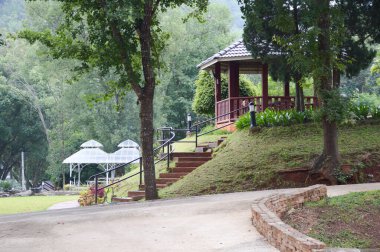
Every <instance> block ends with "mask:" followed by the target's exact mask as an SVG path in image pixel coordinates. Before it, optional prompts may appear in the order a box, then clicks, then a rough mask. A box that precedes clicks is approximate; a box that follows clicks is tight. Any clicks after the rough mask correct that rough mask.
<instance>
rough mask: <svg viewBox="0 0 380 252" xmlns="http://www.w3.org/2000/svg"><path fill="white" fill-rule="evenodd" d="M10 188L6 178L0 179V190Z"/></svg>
mask: <svg viewBox="0 0 380 252" xmlns="http://www.w3.org/2000/svg"><path fill="white" fill-rule="evenodd" d="M10 190H12V184H11V182H10V181H8V180H3V181H0V191H4V192H8V191H10Z"/></svg>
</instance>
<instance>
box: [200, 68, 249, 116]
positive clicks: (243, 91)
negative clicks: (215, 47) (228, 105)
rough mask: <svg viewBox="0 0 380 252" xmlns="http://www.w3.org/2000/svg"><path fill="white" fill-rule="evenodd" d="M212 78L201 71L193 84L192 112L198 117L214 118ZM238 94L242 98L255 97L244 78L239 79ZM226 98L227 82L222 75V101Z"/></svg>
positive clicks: (225, 77)
mask: <svg viewBox="0 0 380 252" xmlns="http://www.w3.org/2000/svg"><path fill="white" fill-rule="evenodd" d="M214 85H215V84H214V78H213V77H212V75H211V74H210V73H208V72H206V71H201V72H200V73H199V75H198V79H197V80H196V82H195V87H196V90H195V96H194V101H193V110H194V111H195V112H196V113H197V114H200V115H206V116H214V114H215V91H214V89H215V88H214ZM239 94H240V95H241V96H242V97H248V96H255V95H256V92H255V91H254V88H253V83H252V82H251V81H249V80H248V79H246V78H244V77H243V78H240V79H239ZM227 98H228V80H227V76H226V75H222V99H227Z"/></svg>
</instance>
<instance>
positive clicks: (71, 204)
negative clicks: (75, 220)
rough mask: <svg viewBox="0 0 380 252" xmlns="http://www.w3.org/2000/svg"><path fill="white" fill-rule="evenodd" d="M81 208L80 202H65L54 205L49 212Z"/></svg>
mask: <svg viewBox="0 0 380 252" xmlns="http://www.w3.org/2000/svg"><path fill="white" fill-rule="evenodd" d="M76 207H79V203H78V200H72V201H65V202H60V203H57V204H54V205H52V206H51V207H49V208H48V209H47V210H58V209H67V208H76Z"/></svg>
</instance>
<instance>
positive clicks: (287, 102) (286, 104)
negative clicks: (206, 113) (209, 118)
mask: <svg viewBox="0 0 380 252" xmlns="http://www.w3.org/2000/svg"><path fill="white" fill-rule="evenodd" d="M250 102H254V103H255V105H256V112H261V111H263V97H262V96H252V97H231V98H227V99H225V100H222V101H218V102H216V115H215V116H216V117H218V116H219V115H223V114H227V113H229V112H230V111H234V110H238V109H241V108H243V107H246V106H248V104H249V103H250ZM304 104H305V108H307V109H309V108H315V107H317V106H318V99H317V97H315V96H305V99H304ZM268 107H269V108H273V109H276V110H286V109H292V108H294V107H295V97H294V96H268ZM246 112H248V110H247V109H245V110H238V111H236V112H235V113H231V114H227V115H225V116H222V117H219V118H218V119H217V122H216V123H218V124H221V123H229V122H231V121H235V120H236V119H237V118H238V117H239V116H241V115H242V114H244V113H246Z"/></svg>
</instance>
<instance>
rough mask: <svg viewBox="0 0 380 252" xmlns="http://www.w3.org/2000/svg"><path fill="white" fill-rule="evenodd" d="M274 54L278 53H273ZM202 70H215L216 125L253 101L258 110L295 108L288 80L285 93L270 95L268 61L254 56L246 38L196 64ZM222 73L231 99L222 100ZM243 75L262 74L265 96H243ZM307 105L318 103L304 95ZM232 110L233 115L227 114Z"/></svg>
mask: <svg viewBox="0 0 380 252" xmlns="http://www.w3.org/2000/svg"><path fill="white" fill-rule="evenodd" d="M272 54H273V56H274V57H275V56H276V55H277V54H278V53H276V52H272ZM197 67H198V68H199V69H201V70H206V71H212V73H213V76H214V80H215V116H216V117H218V116H221V115H224V114H227V115H225V116H221V117H219V118H217V120H216V124H217V126H221V125H223V124H230V123H231V122H234V121H235V120H236V119H237V118H238V117H239V116H240V115H241V113H242V112H240V111H237V112H234V113H230V112H232V111H235V110H238V109H241V108H242V107H244V106H247V105H248V103H249V102H254V103H255V105H256V112H260V111H263V110H265V109H266V108H268V107H272V108H275V109H280V110H282V109H290V108H293V107H294V102H295V97H294V96H290V92H289V82H285V83H284V95H283V96H269V95H268V64H266V63H263V62H262V61H261V60H260V59H257V58H253V57H252V55H251V53H250V52H249V51H248V50H247V49H246V47H245V46H244V43H243V40H239V41H237V42H236V43H234V44H232V45H230V46H229V47H227V48H225V49H223V50H222V51H220V52H218V53H216V54H214V55H213V56H211V57H210V58H208V59H206V60H205V61H203V62H202V63H200V64H199V65H198V66H197ZM221 73H227V74H228V98H227V99H225V100H222V95H221V93H222V92H221V90H222V88H221ZM240 74H261V76H262V78H261V80H262V81H261V85H262V95H261V96H253V97H240V95H239V75H240ZM304 103H305V106H306V107H307V108H308V107H313V106H316V104H317V98H316V97H314V96H305V101H304ZM228 113H230V114H228Z"/></svg>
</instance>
